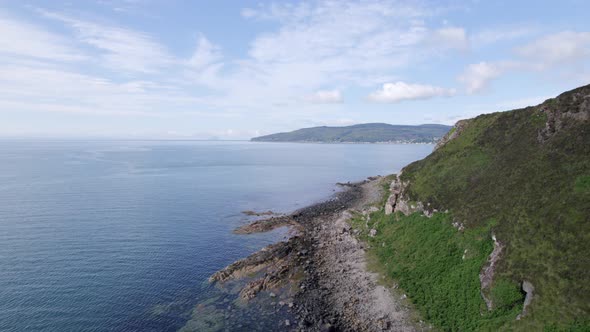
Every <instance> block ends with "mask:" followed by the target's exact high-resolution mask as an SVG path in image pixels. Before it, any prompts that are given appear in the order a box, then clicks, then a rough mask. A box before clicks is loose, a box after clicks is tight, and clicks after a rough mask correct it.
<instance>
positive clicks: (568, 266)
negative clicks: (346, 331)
mask: <svg viewBox="0 0 590 332" xmlns="http://www.w3.org/2000/svg"><path fill="white" fill-rule="evenodd" d="M581 89H582V90H578V91H577V92H580V91H582V92H583V94H585V95H588V94H590V86H588V87H584V88H581ZM576 102H579V99H578V101H576V100H574V99H573V98H572V94H570V93H566V94H564V95H562V96H560V97H559V98H557V99H552V100H549V101H547V102H545V103H544V104H542V105H540V106H538V107H529V108H525V109H521V110H515V111H510V112H503V113H495V114H488V115H482V116H479V117H477V118H475V119H472V120H470V122H469V123H468V125H467V126H466V127H465V129H464V130H463V132H462V133H461V134H460V135H459V136H458V137H457V138H455V139H454V140H452V141H450V142H449V143H447V144H446V145H444V146H443V147H441V148H440V149H438V150H437V151H435V152H433V153H432V154H431V155H430V156H428V157H427V158H425V159H423V160H421V161H418V162H415V163H413V164H410V165H409V166H407V167H406V168H405V169H404V171H403V175H402V180H404V181H410V184H409V186H408V188H407V191H406V193H407V195H408V196H409V199H411V200H413V201H422V202H424V203H430V204H431V206H432V207H434V208H437V209H438V210H446V209H448V210H449V211H450V213H449V214H435V216H434V217H433V218H432V219H427V218H425V217H422V216H419V215H412V216H409V217H404V216H400V215H397V216H384V215H382V212H377V213H376V214H375V215H374V216H373V217H372V219H371V220H372V221H371V223H375V225H378V226H376V227H378V235H377V237H376V238H374V239H371V240H370V241H372V242H373V243H374V244H375V245H374V249H373V254H375V255H376V256H377V257H378V259H379V261H380V262H381V263H382V264H383V266H384V267H385V270H386V272H387V273H388V274H389V275H390V276H393V277H394V278H396V279H398V280H399V281H400V286H401V287H402V288H404V290H406V291H407V292H408V295H409V296H410V298H411V299H412V300H413V301H414V302H415V304H416V305H417V307H418V308H419V309H421V312H422V313H423V315H424V316H425V318H427V319H428V320H429V321H431V322H432V323H434V324H435V325H437V326H438V327H440V328H442V329H444V330H474V329H490V330H493V329H497V328H502V329H510V330H512V329H516V330H543V329H545V330H552V329H557V330H561V329H571V328H574V327H576V329H580V330H585V329H586V328H588V329H590V325H588V322H589V318H590V124H589V122H588V121H585V122H584V121H573V120H565V122H564V126H563V128H562V129H561V130H559V131H558V132H556V133H555V134H554V135H553V136H552V137H551V138H549V139H548V140H547V141H546V142H544V143H540V142H539V141H538V140H537V137H538V133H539V130H541V129H542V128H544V127H545V122H546V120H547V116H546V114H545V113H543V112H542V111H541V109H549V110H551V111H556V110H561V111H567V110H572V109H576ZM396 218H397V220H396ZM453 221H459V222H462V223H464V224H465V225H466V231H465V232H464V233H461V232H457V231H456V230H455V229H454V228H453V227H452V226H451V223H452V222H453ZM491 232H494V233H495V234H496V236H497V238H498V240H499V241H500V242H502V243H504V244H505V249H504V251H503V252H502V256H501V260H500V263H499V267H498V269H497V273H496V276H495V279H494V280H495V281H494V285H493V288H492V296H494V297H495V299H496V302H498V303H501V305H500V308H497V309H496V310H494V312H492V313H485V314H484V315H480V311H481V310H483V309H482V308H483V307H482V306H483V301H482V300H481V297H480V296H479V288H478V287H479V280H478V273H479V270H480V269H481V266H482V265H483V263H484V262H485V259H486V257H487V255H488V254H489V253H490V252H491V249H492V242H491V240H490V233H491ZM464 249H468V253H469V254H468V255H467V258H466V259H465V260H462V259H461V256H462V254H463V250H464ZM522 280H528V281H530V282H532V283H533V285H534V286H535V298H534V300H533V302H532V304H531V306H530V308H529V312H528V314H527V316H526V317H525V318H524V319H522V320H520V321H516V320H515V319H514V318H515V314H516V313H517V311H519V310H520V308H521V305H520V304H519V303H521V301H522V296H520V295H519V293H518V292H517V291H516V290H517V288H516V287H517V285H518V284H519V283H520V282H522ZM482 312H483V311H482Z"/></svg>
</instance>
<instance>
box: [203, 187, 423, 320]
mask: <svg viewBox="0 0 590 332" xmlns="http://www.w3.org/2000/svg"><path fill="white" fill-rule="evenodd" d="M382 181H383V178H381V177H372V178H369V179H368V180H365V181H363V182H360V183H346V184H345V185H342V186H343V187H344V189H343V190H342V191H340V192H338V193H336V194H335V195H334V196H333V197H332V198H331V199H329V200H326V201H324V202H321V203H317V204H313V205H311V206H308V207H306V208H303V209H300V210H297V211H295V212H294V213H292V214H290V215H284V216H274V215H273V216H272V217H269V218H267V219H262V220H258V221H255V222H253V223H251V224H248V225H246V226H243V227H240V228H239V229H237V230H236V233H239V234H250V233H254V232H265V231H270V230H272V229H275V228H277V227H283V226H289V227H291V230H292V232H293V235H292V236H291V237H290V238H289V239H288V240H287V241H283V242H279V243H276V244H273V245H270V246H268V247H265V248H263V249H262V250H260V251H259V252H257V253H254V254H252V255H250V256H249V257H247V258H245V259H242V260H239V261H237V262H235V263H233V264H231V265H229V266H228V267H226V268H225V269H223V270H221V271H218V272H217V273H215V274H213V275H212V276H211V277H210V279H209V281H210V282H216V283H224V282H227V281H228V280H233V279H239V278H243V277H246V276H249V277H250V280H251V281H249V282H247V283H246V285H245V286H243V288H242V289H241V291H240V298H241V299H242V300H243V301H245V302H247V301H250V300H252V299H254V298H255V297H257V296H263V295H262V293H266V295H267V296H270V297H272V298H275V297H276V298H277V301H278V304H279V305H280V306H282V307H285V308H288V310H289V312H291V313H292V314H293V315H294V317H296V319H295V320H293V321H289V320H286V321H281V322H277V331H279V330H280V331H285V330H287V331H414V330H417V329H418V328H417V327H416V326H417V325H415V324H414V323H413V321H412V318H411V315H410V310H409V309H408V308H407V306H405V305H404V300H403V298H402V297H400V296H396V295H394V294H393V293H392V290H391V289H389V288H388V287H385V286H383V285H381V284H380V283H379V276H378V275H377V274H376V273H373V272H370V271H369V270H368V269H367V261H366V255H365V244H363V243H362V242H361V241H359V240H358V239H357V237H356V234H355V232H354V231H353V229H352V228H351V227H350V225H349V220H350V218H351V217H352V214H354V213H362V214H365V215H366V214H367V213H368V212H370V210H374V209H377V207H375V205H376V204H378V203H379V202H381V201H382V198H383V196H384V194H385V193H383V189H382V188H383V187H382V183H381V182H382Z"/></svg>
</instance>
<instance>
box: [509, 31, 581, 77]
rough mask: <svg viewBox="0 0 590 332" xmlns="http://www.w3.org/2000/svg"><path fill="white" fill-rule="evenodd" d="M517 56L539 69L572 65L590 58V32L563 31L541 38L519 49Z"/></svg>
mask: <svg viewBox="0 0 590 332" xmlns="http://www.w3.org/2000/svg"><path fill="white" fill-rule="evenodd" d="M516 52H517V54H518V55H520V56H522V57H524V58H526V59H527V60H528V61H534V62H535V63H536V64H537V65H538V66H539V68H541V69H544V68H546V67H549V66H552V65H557V64H572V63H575V62H578V61H580V60H587V59H588V58H589V57H590V32H574V31H563V32H559V33H555V34H550V35H547V36H544V37H542V38H539V39H537V40H535V41H533V42H531V43H529V44H527V45H524V46H522V47H519V48H517V50H516Z"/></svg>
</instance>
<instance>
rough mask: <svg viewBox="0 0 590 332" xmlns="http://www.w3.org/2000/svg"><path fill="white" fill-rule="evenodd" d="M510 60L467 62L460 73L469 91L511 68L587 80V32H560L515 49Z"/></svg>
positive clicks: (483, 86)
mask: <svg viewBox="0 0 590 332" xmlns="http://www.w3.org/2000/svg"><path fill="white" fill-rule="evenodd" d="M515 51H516V54H517V55H518V58H516V59H515V60H510V61H494V62H486V61H483V62H480V63H475V64H470V65H468V66H467V67H466V69H465V70H464V72H463V73H462V74H461V75H460V76H459V78H458V79H459V81H460V82H462V83H463V84H465V88H466V91H467V92H468V93H477V92H481V91H484V90H485V89H486V88H487V87H488V86H489V83H490V82H491V81H492V80H493V79H495V78H498V77H500V76H501V75H504V74H505V73H507V72H510V71H532V72H551V73H560V74H562V76H563V77H565V78H569V79H570V80H571V81H575V82H580V83H587V81H588V77H590V73H589V72H588V66H589V65H590V61H589V59H590V32H572V31H563V32H559V33H554V34H549V35H546V36H543V37H541V38H538V39H536V40H534V41H532V42H530V43H528V44H526V45H524V46H521V47H518V48H516V50H515Z"/></svg>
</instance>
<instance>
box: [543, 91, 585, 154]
mask: <svg viewBox="0 0 590 332" xmlns="http://www.w3.org/2000/svg"><path fill="white" fill-rule="evenodd" d="M588 90H589V89H588V88H585V87H583V88H579V89H576V90H574V91H571V92H568V93H566V94H562V95H560V96H558V97H557V98H554V99H550V100H547V101H546V102H544V103H543V104H541V105H540V106H539V109H540V111H541V112H542V113H543V114H544V115H545V116H546V117H547V121H546V122H545V127H544V128H543V129H541V130H539V134H538V136H537V141H539V143H545V142H546V141H547V140H549V139H550V138H551V137H552V136H553V135H555V134H556V133H557V132H559V131H560V130H562V129H564V128H565V127H566V125H567V123H568V122H573V123H576V122H582V121H588V120H590V92H589V91H588Z"/></svg>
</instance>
